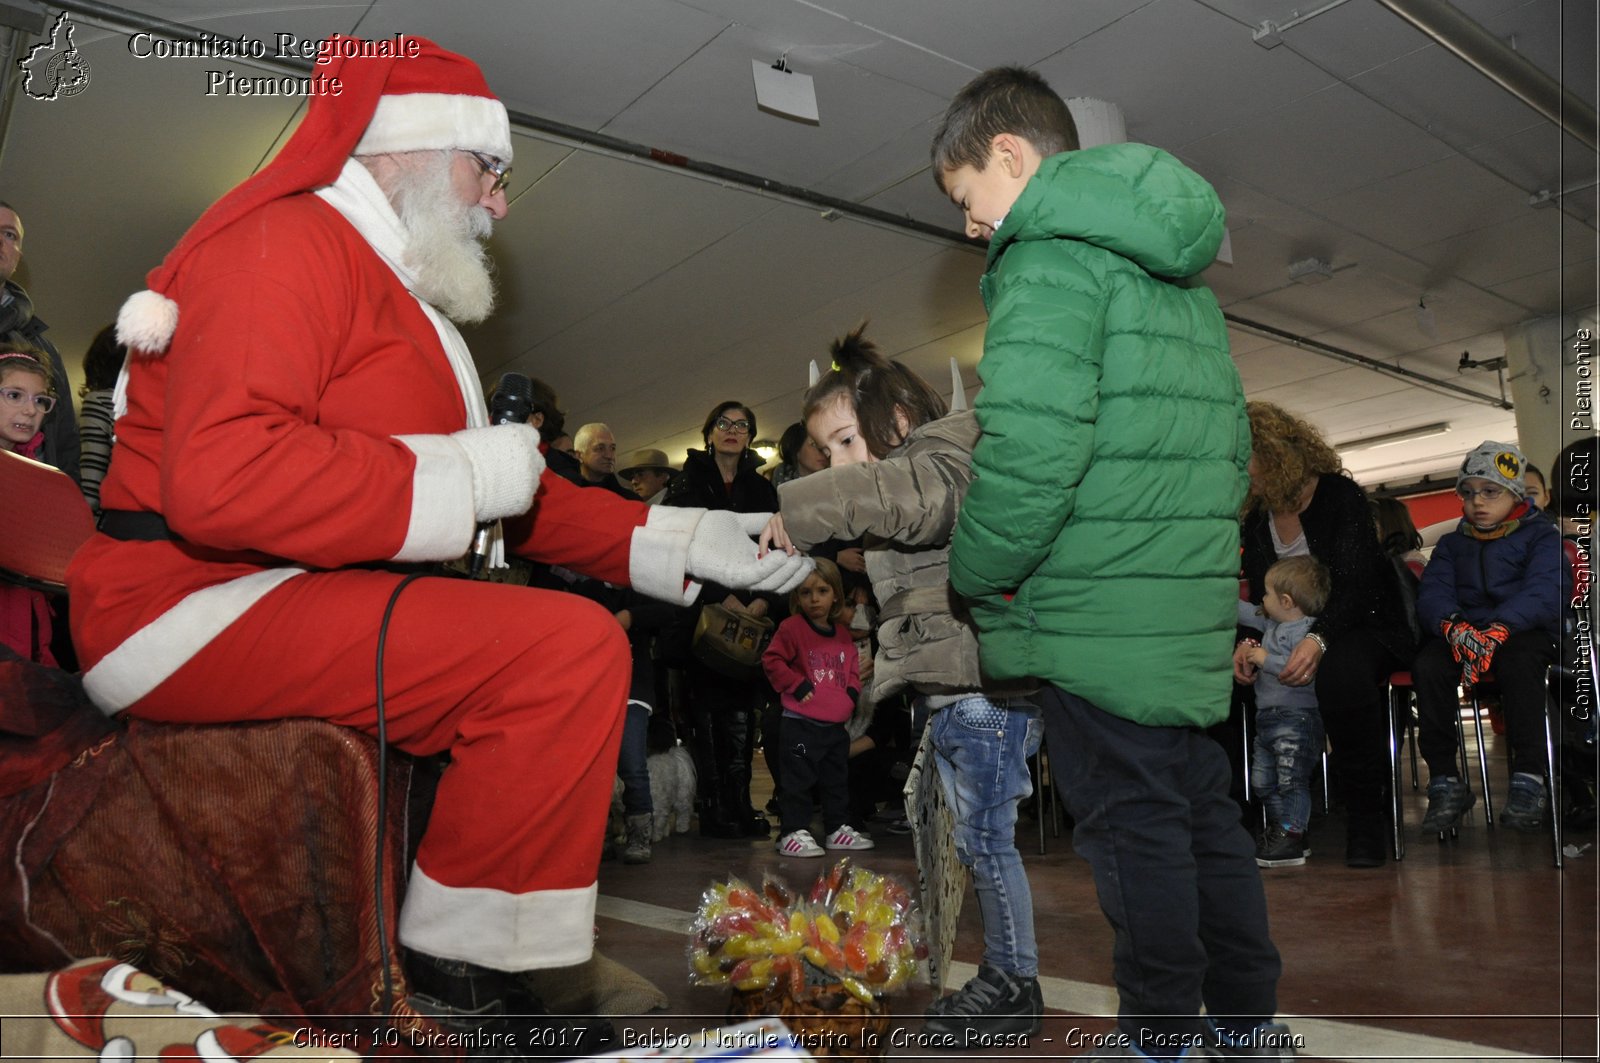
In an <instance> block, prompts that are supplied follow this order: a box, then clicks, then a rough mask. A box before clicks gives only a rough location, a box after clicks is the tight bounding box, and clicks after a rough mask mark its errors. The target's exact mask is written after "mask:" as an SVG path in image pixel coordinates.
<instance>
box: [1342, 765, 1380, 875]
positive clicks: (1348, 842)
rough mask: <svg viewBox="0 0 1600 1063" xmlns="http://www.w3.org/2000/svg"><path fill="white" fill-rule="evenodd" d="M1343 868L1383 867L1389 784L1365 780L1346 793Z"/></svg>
mask: <svg viewBox="0 0 1600 1063" xmlns="http://www.w3.org/2000/svg"><path fill="white" fill-rule="evenodd" d="M1345 815H1346V817H1347V818H1348V822H1347V824H1346V833H1345V846H1344V866H1345V867H1382V866H1383V865H1384V862H1385V861H1386V860H1388V859H1389V835H1390V829H1391V828H1390V822H1391V819H1390V815H1391V813H1390V809H1389V787H1388V786H1387V785H1385V784H1382V783H1375V782H1368V783H1366V784H1365V785H1353V786H1351V787H1350V791H1349V793H1347V794H1346V795H1345Z"/></svg>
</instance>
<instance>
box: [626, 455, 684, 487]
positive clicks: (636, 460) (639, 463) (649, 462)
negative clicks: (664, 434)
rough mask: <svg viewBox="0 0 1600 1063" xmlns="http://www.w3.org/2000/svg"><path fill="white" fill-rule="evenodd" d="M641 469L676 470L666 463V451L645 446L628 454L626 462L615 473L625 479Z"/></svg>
mask: <svg viewBox="0 0 1600 1063" xmlns="http://www.w3.org/2000/svg"><path fill="white" fill-rule="evenodd" d="M641 469H660V470H661V471H662V472H677V471H678V470H676V469H674V468H673V467H672V466H671V465H668V464H667V452H666V451H664V450H653V449H651V448H650V447H645V448H644V449H643V450H636V451H634V452H633V453H632V454H630V455H629V456H628V463H627V464H626V465H624V466H623V467H622V468H620V469H618V470H617V475H618V476H620V477H622V478H623V479H624V480H626V479H627V478H628V477H630V476H632V475H633V474H634V473H636V472H638V471H639V470H641Z"/></svg>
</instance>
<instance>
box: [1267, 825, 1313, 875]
mask: <svg viewBox="0 0 1600 1063" xmlns="http://www.w3.org/2000/svg"><path fill="white" fill-rule="evenodd" d="M1310 855H1311V846H1310V845H1309V844H1307V842H1306V835H1305V832H1304V831H1295V830H1289V829H1288V828H1286V827H1284V826H1283V825H1282V824H1280V823H1274V824H1273V825H1272V826H1270V827H1268V828H1267V829H1266V831H1265V832H1264V833H1263V834H1262V835H1261V840H1260V841H1259V842H1257V843H1256V864H1257V865H1259V866H1261V867H1297V866H1299V865H1300V864H1303V863H1305V862H1306V857H1308V856H1310Z"/></svg>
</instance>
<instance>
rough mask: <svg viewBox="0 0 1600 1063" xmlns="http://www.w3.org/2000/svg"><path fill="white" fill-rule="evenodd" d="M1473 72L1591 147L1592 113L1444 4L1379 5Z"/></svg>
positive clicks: (1432, 0)
mask: <svg viewBox="0 0 1600 1063" xmlns="http://www.w3.org/2000/svg"><path fill="white" fill-rule="evenodd" d="M1378 2H1379V3H1380V4H1382V5H1383V6H1384V7H1386V8H1388V9H1389V10H1390V11H1393V12H1394V13H1395V14H1396V15H1399V16H1400V17H1401V18H1403V19H1405V20H1406V21H1407V22H1409V23H1411V25H1413V26H1415V27H1416V28H1417V29H1419V30H1421V31H1422V32H1423V33H1424V34H1426V35H1427V36H1429V37H1431V38H1432V39H1433V40H1435V41H1437V42H1438V43H1439V44H1440V45H1441V46H1442V47H1444V48H1445V49H1446V50H1447V51H1449V52H1451V53H1453V54H1454V55H1455V56H1456V58H1458V59H1460V60H1461V61H1463V62H1464V63H1466V64H1467V65H1468V66H1470V67H1472V68H1473V69H1474V70H1476V71H1477V72H1478V73H1480V74H1482V75H1483V76H1484V77H1487V78H1488V79H1489V80H1491V81H1493V82H1494V83H1495V84H1496V85H1499V86H1500V87H1501V88H1503V89H1505V90H1506V91H1507V92H1509V93H1511V95H1513V96H1515V97H1516V98H1517V99H1519V100H1521V101H1522V102H1523V103H1525V104H1527V105H1528V106H1529V107H1532V108H1533V109H1534V110H1535V111H1538V112H1539V113H1540V114H1542V115H1544V117H1546V118H1548V119H1550V121H1552V122H1554V123H1555V124H1556V125H1557V126H1559V127H1561V128H1562V129H1564V130H1565V131H1566V132H1567V133H1569V134H1571V135H1572V136H1574V137H1576V138H1577V139H1578V140H1579V141H1581V142H1582V143H1583V144H1585V145H1587V146H1588V147H1589V149H1590V150H1594V149H1595V148H1596V130H1595V126H1596V124H1597V118H1596V116H1595V110H1594V108H1593V107H1590V106H1589V105H1588V104H1587V103H1585V102H1584V101H1583V100H1581V99H1579V98H1578V96H1577V95H1576V94H1575V93H1573V92H1572V91H1571V90H1570V89H1567V88H1566V87H1565V86H1563V85H1561V84H1560V83H1559V82H1558V81H1556V80H1555V78H1552V77H1551V76H1550V75H1549V74H1546V73H1545V72H1544V71H1543V70H1540V69H1539V68H1538V67H1537V66H1535V65H1534V64H1533V63H1532V62H1531V61H1530V60H1529V59H1528V58H1527V57H1526V56H1524V55H1522V54H1521V53H1519V52H1517V51H1516V50H1515V49H1514V48H1512V47H1511V46H1510V45H1508V44H1506V43H1505V42H1504V41H1502V40H1501V39H1500V38H1498V37H1496V36H1495V35H1494V34H1492V33H1490V32H1489V31H1488V30H1486V29H1484V28H1483V26H1481V25H1480V24H1478V23H1477V22H1474V21H1473V20H1472V19H1470V18H1468V17H1467V16H1466V15H1463V14H1462V13H1461V12H1460V11H1458V10H1456V8H1454V7H1452V6H1451V5H1450V4H1448V3H1446V2H1445V0H1378Z"/></svg>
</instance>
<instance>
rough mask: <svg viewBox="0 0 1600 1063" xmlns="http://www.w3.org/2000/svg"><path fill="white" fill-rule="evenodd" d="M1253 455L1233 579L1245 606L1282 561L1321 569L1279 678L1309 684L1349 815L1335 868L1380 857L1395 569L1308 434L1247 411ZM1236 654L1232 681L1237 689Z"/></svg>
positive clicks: (1350, 485) (1400, 651)
mask: <svg viewBox="0 0 1600 1063" xmlns="http://www.w3.org/2000/svg"><path fill="white" fill-rule="evenodd" d="M1247 409H1248V411H1249V416H1250V436H1251V443H1252V452H1251V458H1250V492H1249V495H1248V497H1247V498H1246V501H1245V505H1246V510H1245V515H1244V522H1243V526H1242V528H1241V545H1242V547H1243V551H1244V556H1243V565H1244V568H1243V574H1244V578H1245V579H1246V580H1247V581H1248V583H1249V596H1250V600H1251V601H1252V602H1256V603H1259V602H1260V601H1261V598H1262V595H1263V593H1264V592H1265V590H1266V581H1265V577H1266V572H1267V569H1268V568H1270V567H1271V566H1272V563H1273V562H1274V561H1276V560H1278V558H1280V557H1289V556H1292V555H1294V554H1297V553H1309V554H1310V555H1311V556H1312V557H1314V558H1316V559H1317V560H1318V561H1321V562H1322V563H1323V564H1324V565H1325V566H1327V568H1328V572H1329V575H1330V576H1331V577H1332V590H1331V593H1330V594H1329V595H1328V602H1327V605H1326V606H1324V608H1323V610H1322V613H1321V615H1320V616H1318V618H1317V622H1316V623H1315V624H1313V625H1311V630H1310V632H1309V633H1308V634H1307V636H1306V638H1305V639H1304V640H1302V641H1301V642H1300V644H1299V645H1298V646H1296V647H1295V649H1294V651H1293V652H1292V653H1291V654H1290V657H1289V662H1288V664H1287V665H1286V666H1285V668H1284V670H1283V672H1282V674H1281V678H1282V681H1283V682H1284V683H1287V684H1289V685H1291V686H1297V685H1305V684H1308V683H1315V684H1316V691H1317V706H1318V708H1319V710H1320V711H1321V713H1322V719H1323V726H1324V729H1325V730H1326V731H1327V734H1328V740H1329V742H1330V743H1331V745H1332V746H1333V758H1334V767H1335V774H1336V776H1337V778H1338V779H1339V781H1340V790H1341V793H1342V795H1343V797H1344V802H1345V811H1346V815H1347V819H1348V823H1347V827H1348V829H1347V834H1346V844H1345V863H1346V864H1347V865H1349V866H1350V867H1378V866H1380V865H1381V864H1382V863H1383V862H1384V860H1385V859H1386V858H1387V852H1388V842H1387V839H1388V828H1389V792H1390V775H1389V762H1388V719H1389V717H1388V705H1387V703H1386V700H1385V697H1384V692H1385V683H1386V681H1387V679H1388V677H1389V675H1391V674H1392V673H1394V672H1397V671H1399V670H1401V669H1403V668H1405V667H1406V666H1407V664H1408V663H1409V661H1410V660H1411V655H1412V652H1413V650H1414V648H1415V647H1414V641H1413V637H1412V634H1411V622H1410V621H1409V620H1408V619H1407V617H1406V609H1405V605H1404V600H1403V598H1402V596H1401V591H1400V586H1399V583H1398V581H1397V578H1396V575H1395V569H1394V566H1393V564H1392V563H1391V562H1390V560H1389V558H1388V557H1387V556H1385V554H1384V552H1383V549H1382V547H1381V546H1380V544H1379V543H1378V535H1377V529H1376V528H1375V527H1374V525H1373V520H1372V506H1371V504H1370V503H1369V502H1368V500H1367V495H1366V492H1364V491H1363V490H1362V489H1361V485H1359V484H1357V483H1356V482H1355V481H1354V480H1352V479H1350V477H1349V476H1347V475H1345V474H1344V472H1343V471H1342V469H1341V468H1340V462H1339V455H1338V454H1337V453H1336V452H1335V451H1334V450H1333V448H1332V447H1330V446H1329V445H1328V443H1327V441H1326V440H1324V439H1323V438H1322V435H1321V433H1320V432H1318V431H1317V429H1316V428H1314V427H1313V426H1311V425H1310V424H1307V423H1306V422H1305V421H1302V420H1300V419H1299V418H1297V417H1295V416H1294V415H1292V414H1290V413H1288V412H1287V411H1286V410H1283V409H1282V408H1280V407H1278V406H1274V405H1273V404H1271V403H1267V402H1252V403H1248V404H1247ZM1240 661H1241V654H1240V653H1239V652H1237V651H1236V652H1235V654H1234V678H1235V679H1237V680H1239V681H1241V682H1244V681H1245V680H1244V678H1243V672H1242V671H1241V664H1240Z"/></svg>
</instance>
